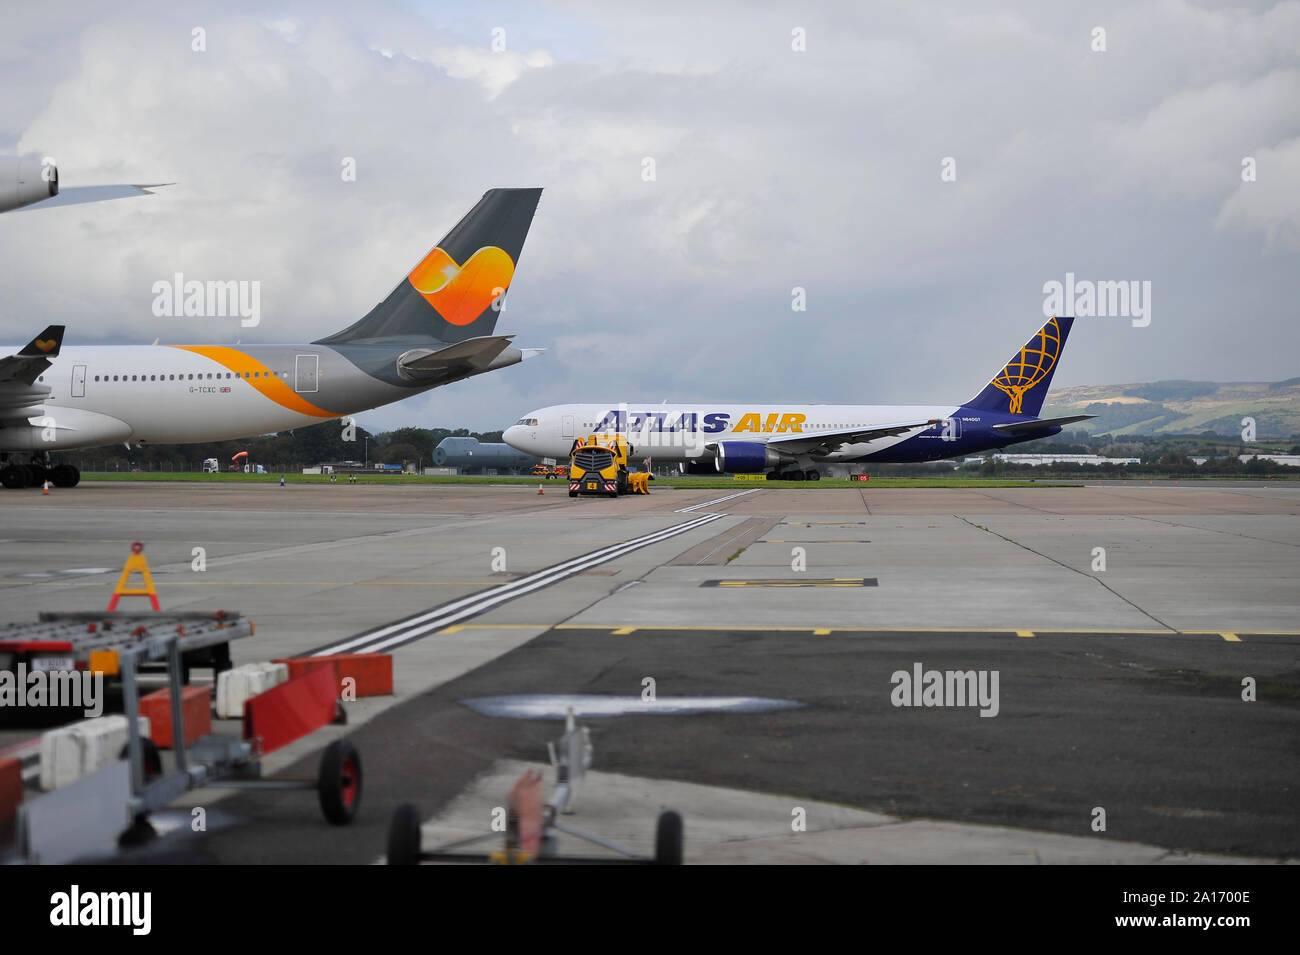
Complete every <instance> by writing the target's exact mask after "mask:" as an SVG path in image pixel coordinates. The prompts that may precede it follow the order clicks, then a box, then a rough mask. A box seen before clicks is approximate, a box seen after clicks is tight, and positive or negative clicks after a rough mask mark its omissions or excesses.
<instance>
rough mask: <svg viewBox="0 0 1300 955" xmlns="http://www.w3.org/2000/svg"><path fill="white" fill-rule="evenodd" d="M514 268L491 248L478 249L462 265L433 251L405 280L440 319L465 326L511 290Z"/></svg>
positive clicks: (496, 250)
mask: <svg viewBox="0 0 1300 955" xmlns="http://www.w3.org/2000/svg"><path fill="white" fill-rule="evenodd" d="M514 274H515V264H514V263H513V262H512V261H510V256H508V255H507V254H506V253H505V251H504V250H502V249H498V248H497V247H496V246H494V245H489V246H485V247H484V248H481V249H479V250H478V251H477V252H475V253H474V254H473V255H471V256H470V257H469V258H468V259H466V260H465V264H464V265H457V264H456V260H455V259H453V258H452V257H451V256H450V255H448V254H447V253H446V252H444V251H443V250H442V249H434V250H433V251H432V252H430V253H429V254H428V255H426V256H425V257H424V261H423V262H421V263H420V264H419V265H417V266H416V267H415V268H414V269H412V270H411V274H410V275H409V276H407V278H408V279H409V280H410V282H411V285H412V286H413V287H414V288H415V290H416V291H417V292H419V293H420V294H421V295H422V296H424V300H425V301H426V302H428V303H429V304H430V305H432V306H433V307H434V308H435V309H437V312H438V314H439V315H441V316H442V317H443V318H444V319H445V320H446V321H447V322H449V323H450V324H452V325H468V324H469V323H470V322H472V321H474V319H476V318H478V317H479V316H480V315H482V314H483V311H484V309H486V308H488V307H489V306H491V304H492V301H493V299H495V298H496V297H497V296H498V295H500V294H501V293H502V291H504V290H505V289H507V288H509V287H510V279H511V278H513V277H514Z"/></svg>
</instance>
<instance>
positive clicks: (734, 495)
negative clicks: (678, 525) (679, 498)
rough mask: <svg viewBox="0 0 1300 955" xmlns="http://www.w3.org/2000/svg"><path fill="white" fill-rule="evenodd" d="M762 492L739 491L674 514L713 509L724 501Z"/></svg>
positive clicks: (682, 509)
mask: <svg viewBox="0 0 1300 955" xmlns="http://www.w3.org/2000/svg"><path fill="white" fill-rule="evenodd" d="M761 490H762V488H758V487H752V488H750V489H749V490H748V491H737V492H736V493H735V494H728V495H727V496H726V497H720V498H718V499H717V500H714V501H705V502H704V503H703V504H692V505H691V506H690V507H679V508H677V510H676V511H674V512H673V513H675V514H689V513H690V512H691V511H698V510H699V509H700V508H702V507H712V506H713V505H714V504H721V503H722V502H723V501H731V500H734V499H736V498H738V497H744V496H745V495H746V494H753V493H755V492H756V491H761Z"/></svg>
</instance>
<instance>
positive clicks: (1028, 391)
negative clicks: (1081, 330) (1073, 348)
mask: <svg viewBox="0 0 1300 955" xmlns="http://www.w3.org/2000/svg"><path fill="white" fill-rule="evenodd" d="M1073 324H1074V319H1073V318H1053V319H1050V320H1048V322H1047V324H1046V325H1044V326H1043V327H1042V328H1040V329H1039V330H1038V334H1036V335H1034V337H1033V338H1031V339H1029V341H1027V342H1026V343H1025V346H1024V347H1023V348H1021V349H1020V350H1019V351H1018V352H1016V353H1015V354H1014V355H1012V356H1011V360H1010V361H1009V362H1007V364H1006V367H1004V368H1003V369H1002V370H1001V371H1000V372H998V373H997V374H996V375H994V376H993V380H992V381H990V382H989V383H988V385H987V387H985V389H984V390H983V391H981V392H980V393H979V394H978V395H976V396H975V397H974V398H972V399H971V400H970V401H968V402H966V407H967V408H973V409H976V410H978V411H1002V412H1005V413H1008V414H1022V415H1029V416H1031V417H1037V415H1038V412H1039V411H1041V410H1042V408H1043V399H1044V398H1045V397H1047V389H1048V388H1049V387H1051V384H1052V373H1053V372H1055V371H1056V362H1057V360H1058V359H1059V358H1060V357H1061V352H1062V350H1064V348H1065V339H1066V336H1068V335H1069V334H1070V326H1071V325H1073Z"/></svg>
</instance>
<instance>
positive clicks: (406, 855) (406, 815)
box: [388, 803, 420, 865]
mask: <svg viewBox="0 0 1300 955" xmlns="http://www.w3.org/2000/svg"><path fill="white" fill-rule="evenodd" d="M419 862H420V813H419V811H418V810H417V809H416V808H415V807H414V806H412V805H411V804H410V803H404V804H402V805H400V806H398V807H397V812H395V813H393V818H392V821H391V822H389V823H388V864H389V865H418V864H419Z"/></svg>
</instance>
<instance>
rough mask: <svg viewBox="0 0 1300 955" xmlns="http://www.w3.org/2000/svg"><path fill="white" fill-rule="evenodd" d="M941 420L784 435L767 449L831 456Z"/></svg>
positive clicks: (923, 427) (940, 420) (934, 419)
mask: <svg viewBox="0 0 1300 955" xmlns="http://www.w3.org/2000/svg"><path fill="white" fill-rule="evenodd" d="M942 421H943V419H942V418H931V419H930V420H928V421H902V422H898V423H896V424H881V425H875V426H873V427H870V428H849V429H845V430H842V431H811V432H810V431H805V432H803V433H801V434H790V435H784V436H782V437H779V438H771V439H769V440H768V442H767V446H768V447H769V448H773V449H775V450H778V451H788V452H790V453H791V454H830V453H832V452H834V451H838V450H839V449H840V448H842V447H844V446H845V445H846V444H866V443H867V442H869V441H875V440H876V439H877V438H891V437H893V436H894V435H898V434H906V433H907V432H909V431H921V430H924V429H925V428H930V427H933V426H934V425H936V424H940V423H941V422H942Z"/></svg>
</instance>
